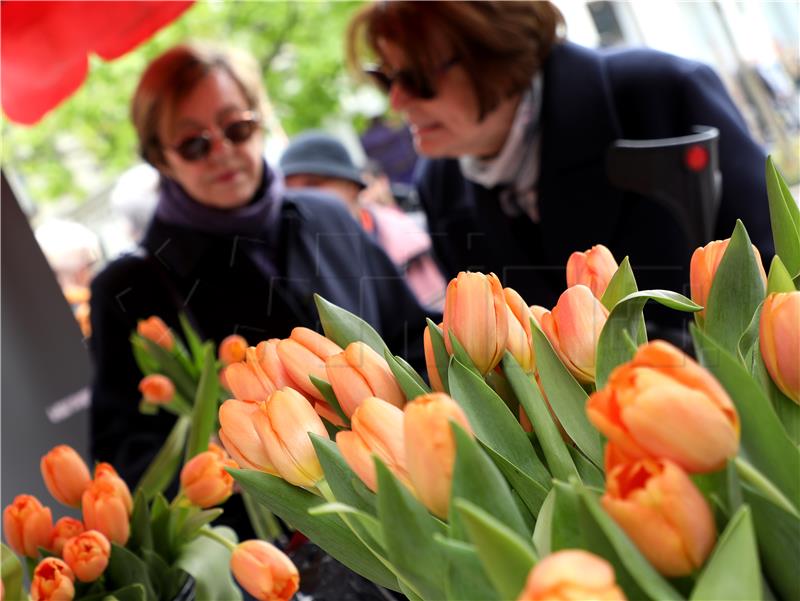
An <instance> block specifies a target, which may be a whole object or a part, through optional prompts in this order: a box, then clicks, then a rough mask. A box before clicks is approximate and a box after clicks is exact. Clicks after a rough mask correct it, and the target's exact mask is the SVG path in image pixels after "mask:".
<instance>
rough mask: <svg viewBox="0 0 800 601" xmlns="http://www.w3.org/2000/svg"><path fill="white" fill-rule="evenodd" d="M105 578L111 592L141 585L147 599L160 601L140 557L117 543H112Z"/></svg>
mask: <svg viewBox="0 0 800 601" xmlns="http://www.w3.org/2000/svg"><path fill="white" fill-rule="evenodd" d="M103 577H104V578H105V583H106V587H108V588H109V589H111V590H115V589H118V588H122V587H125V586H128V585H130V584H141V585H142V586H143V587H144V589H145V599H147V600H148V601H158V595H156V591H155V589H154V588H153V584H152V583H151V582H150V576H149V575H148V571H147V565H145V563H144V561H142V559H141V558H140V557H139V556H137V555H135V554H133V553H132V552H131V551H129V550H128V549H126V548H125V547H120V546H119V545H118V544H116V543H111V556H110V557H109V558H108V566H107V567H106V570H105V572H104V573H103Z"/></svg>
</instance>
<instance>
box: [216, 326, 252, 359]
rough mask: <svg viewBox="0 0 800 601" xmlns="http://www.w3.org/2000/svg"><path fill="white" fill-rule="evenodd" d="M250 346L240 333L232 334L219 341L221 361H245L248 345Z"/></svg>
mask: <svg viewBox="0 0 800 601" xmlns="http://www.w3.org/2000/svg"><path fill="white" fill-rule="evenodd" d="M248 346H250V345H248V344H247V340H245V339H244V338H243V337H242V336H239V334H231V335H230V336H227V337H225V339H224V340H223V341H222V342H220V343H219V351H218V354H219V361H220V363H222V364H223V365H230V364H231V363H239V362H240V361H244V358H245V352H246V351H247V347H248Z"/></svg>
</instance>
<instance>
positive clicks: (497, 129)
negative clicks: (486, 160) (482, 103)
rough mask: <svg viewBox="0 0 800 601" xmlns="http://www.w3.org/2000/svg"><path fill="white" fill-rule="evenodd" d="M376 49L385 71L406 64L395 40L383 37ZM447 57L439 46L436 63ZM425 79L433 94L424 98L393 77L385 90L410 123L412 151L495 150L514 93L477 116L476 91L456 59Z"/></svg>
mask: <svg viewBox="0 0 800 601" xmlns="http://www.w3.org/2000/svg"><path fill="white" fill-rule="evenodd" d="M378 49H379V51H380V54H381V55H382V56H383V59H384V69H385V70H386V72H387V73H388V74H389V75H391V74H392V73H393V72H396V71H398V70H402V69H404V68H406V66H407V61H406V58H405V53H404V52H403V50H402V48H400V47H399V46H398V45H396V44H394V43H393V42H391V41H389V40H386V39H383V40H380V41H379V42H378ZM453 58H454V57H453V56H449V55H448V54H447V53H446V52H442V57H441V59H442V60H441V64H442V65H447V64H448V62H449V61H451V60H452V59H453ZM431 83H432V84H433V86H434V88H435V90H436V96H435V97H434V98H431V99H430V100H424V99H422V98H418V97H416V96H414V95H413V94H410V93H409V92H408V91H407V90H405V89H404V88H403V86H402V85H400V84H398V83H395V84H394V85H393V86H392V88H391V90H390V91H389V102H390V103H391V105H392V108H393V109H394V110H395V111H398V112H400V113H402V114H403V115H404V116H405V118H406V121H408V124H409V125H410V126H411V133H412V134H413V136H414V146H415V147H416V149H417V152H419V153H420V154H422V155H425V156H428V157H460V156H464V155H470V156H480V157H491V156H494V155H496V154H497V153H498V152H500V150H501V149H502V147H503V143H504V142H505V140H506V136H507V135H508V132H509V130H510V128H511V123H512V122H513V120H514V114H515V112H516V107H517V104H518V102H519V97H518V96H515V97H513V98H509V99H506V100H504V101H502V102H501V103H500V105H498V106H497V108H495V109H494V110H493V111H492V112H491V113H489V114H488V115H486V116H485V117H484V119H483V121H480V122H479V121H478V116H479V107H478V98H477V95H476V94H475V90H474V89H473V87H472V84H471V82H470V79H469V77H468V76H467V72H466V71H465V69H464V67H463V66H462V65H461V64H460V63H459V62H458V61H457V60H456V61H455V62H454V63H453V64H452V66H449V67H444V68H443V69H442V70H441V71H440V72H439V74H438V78H437V79H436V80H435V81H433V82H431Z"/></svg>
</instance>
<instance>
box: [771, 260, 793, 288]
mask: <svg viewBox="0 0 800 601" xmlns="http://www.w3.org/2000/svg"><path fill="white" fill-rule="evenodd" d="M796 290H797V288H795V285H794V281H793V280H792V276H791V275H790V274H789V271H788V270H787V269H786V267H785V266H784V264H783V261H781V258H780V257H779V256H778V255H775V256H774V257H772V264H771V265H770V266H769V275H768V276H767V294H772V293H773V292H795V291H796Z"/></svg>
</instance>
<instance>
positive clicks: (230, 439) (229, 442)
mask: <svg viewBox="0 0 800 601" xmlns="http://www.w3.org/2000/svg"><path fill="white" fill-rule="evenodd" d="M256 411H258V405H257V404H256V403H247V402H245V401H238V400H236V399H229V400H227V401H225V402H224V403H222V406H221V407H220V408H219V425H220V430H219V439H220V440H221V441H222V445H223V446H224V447H225V450H226V451H228V453H229V454H230V456H231V457H233V460H234V461H236V463H238V464H239V465H240V466H241V467H246V468H249V469H251V470H260V471H262V472H267V473H268V474H273V475H277V473H278V472H277V470H276V469H275V466H273V465H272V461H270V458H269V454H268V453H267V449H266V448H265V447H264V445H263V444H262V442H261V438H259V436H258V432H256V426H255V423H254V422H253V416H254V414H255V413H256Z"/></svg>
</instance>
